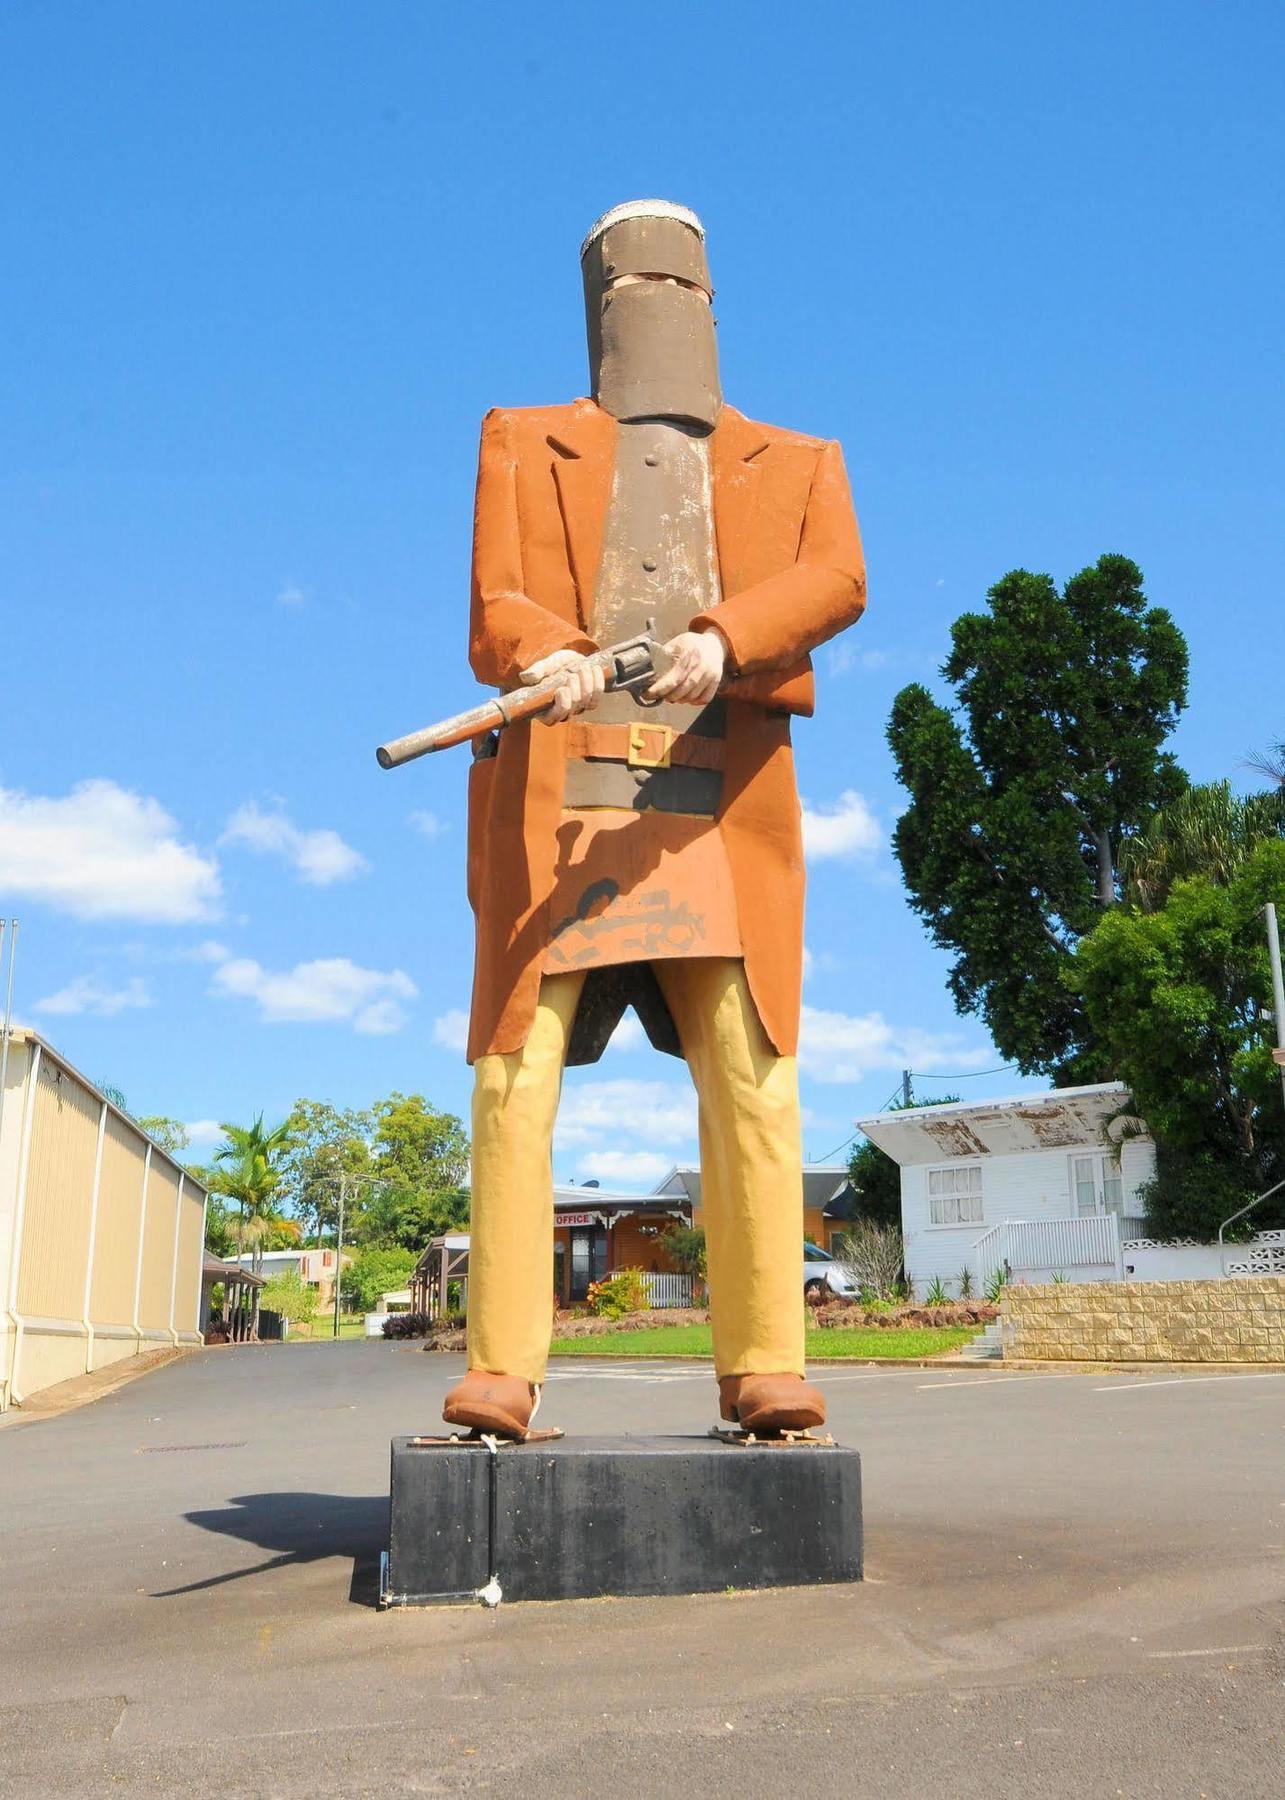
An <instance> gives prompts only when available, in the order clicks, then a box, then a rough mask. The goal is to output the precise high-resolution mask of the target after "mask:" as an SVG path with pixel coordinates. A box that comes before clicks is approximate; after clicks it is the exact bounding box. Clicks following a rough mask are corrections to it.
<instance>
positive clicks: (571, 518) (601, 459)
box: [548, 400, 616, 631]
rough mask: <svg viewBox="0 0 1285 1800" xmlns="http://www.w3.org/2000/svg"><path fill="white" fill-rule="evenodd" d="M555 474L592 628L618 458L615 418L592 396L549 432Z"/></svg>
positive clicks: (583, 622) (581, 603)
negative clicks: (608, 504) (600, 562)
mask: <svg viewBox="0 0 1285 1800" xmlns="http://www.w3.org/2000/svg"><path fill="white" fill-rule="evenodd" d="M548 442H549V448H550V450H552V452H553V479H554V481H555V482H556V483H557V488H558V505H559V507H560V508H561V510H562V526H563V530H564V531H565V533H566V538H567V556H568V559H569V561H570V563H571V578H572V580H573V581H574V582H575V588H576V602H577V605H578V608H579V612H580V626H581V629H582V630H584V631H588V629H589V621H590V619H591V618H592V616H593V588H594V582H595V580H596V579H597V575H598V562H599V559H600V557H601V555H602V534H603V528H604V526H605V524H606V519H607V503H608V501H609V500H610V498H611V476H612V471H613V469H614V467H615V460H616V421H615V420H614V419H613V418H612V416H611V414H610V413H607V412H604V411H603V410H602V408H601V407H600V406H595V405H594V403H593V401H592V400H577V401H576V403H575V405H574V406H573V407H572V408H571V410H570V414H569V416H568V418H567V419H565V420H560V421H559V423H558V427H557V429H556V430H555V431H552V432H550V433H549V439H548Z"/></svg>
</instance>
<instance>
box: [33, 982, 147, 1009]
mask: <svg viewBox="0 0 1285 1800" xmlns="http://www.w3.org/2000/svg"><path fill="white" fill-rule="evenodd" d="M151 1004H152V996H151V995H150V994H149V993H148V991H147V988H146V986H145V985H144V983H143V981H142V979H141V977H139V976H137V975H135V976H134V977H133V979H132V980H130V981H127V982H126V983H125V985H124V987H123V988H109V987H108V986H107V985H106V984H105V983H104V982H101V981H99V980H98V979H97V977H96V976H93V975H78V976H77V977H76V979H75V980H74V981H70V982H68V984H67V986H66V987H65V988H59V990H58V992H57V993H56V994H48V995H46V997H45V998H44V999H43V1000H37V1001H36V1002H35V1004H34V1007H33V1010H34V1011H35V1012H38V1013H61V1014H64V1015H70V1014H72V1013H93V1014H94V1015H95V1016H96V1017H98V1018H100V1019H110V1018H113V1017H114V1016H115V1015H116V1014H117V1013H120V1012H128V1011H131V1010H133V1008H135V1007H139V1006H150V1005H151Z"/></svg>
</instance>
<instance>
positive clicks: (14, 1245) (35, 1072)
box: [6, 938, 41, 1405]
mask: <svg viewBox="0 0 1285 1800" xmlns="http://www.w3.org/2000/svg"><path fill="white" fill-rule="evenodd" d="M9 955H10V957H11V958H12V956H13V939H12V938H10V940H9ZM12 966H13V965H12V962H11V963H10V968H12ZM40 1052H41V1045H40V1041H39V1039H37V1040H36V1043H35V1048H34V1049H33V1050H32V1052H31V1057H30V1061H29V1062H28V1064H27V1103H26V1105H25V1106H24V1107H23V1110H22V1140H21V1144H20V1146H19V1150H18V1193H17V1197H16V1198H15V1200H14V1207H13V1236H12V1238H11V1240H10V1246H9V1294H8V1303H7V1310H8V1313H9V1318H10V1319H11V1321H12V1323H13V1327H14V1335H13V1361H12V1363H11V1364H10V1365H9V1385H8V1389H7V1396H6V1405H7V1404H8V1401H9V1400H21V1399H22V1393H21V1390H20V1389H19V1387H18V1358H19V1357H20V1356H21V1354H22V1327H23V1316H22V1314H21V1313H20V1312H19V1311H18V1275H19V1271H20V1270H21V1268H22V1226H23V1217H24V1214H25V1213H26V1210H27V1169H28V1165H29V1164H30V1161H31V1132H32V1123H33V1121H34V1119H35V1116H36V1090H37V1088H38V1087H39V1085H40Z"/></svg>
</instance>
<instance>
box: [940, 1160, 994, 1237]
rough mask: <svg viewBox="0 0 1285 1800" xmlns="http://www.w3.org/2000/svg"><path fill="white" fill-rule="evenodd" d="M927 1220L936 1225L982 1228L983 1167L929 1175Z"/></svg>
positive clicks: (966, 1166) (967, 1165) (975, 1165)
mask: <svg viewBox="0 0 1285 1800" xmlns="http://www.w3.org/2000/svg"><path fill="white" fill-rule="evenodd" d="M928 1217H929V1220H930V1221H931V1223H932V1224H934V1225H980V1224H981V1222H982V1166H981V1164H980V1163H965V1164H962V1165H960V1166H958V1167H954V1168H948V1169H929V1171H928Z"/></svg>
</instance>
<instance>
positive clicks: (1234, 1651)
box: [1147, 1644, 1267, 1657]
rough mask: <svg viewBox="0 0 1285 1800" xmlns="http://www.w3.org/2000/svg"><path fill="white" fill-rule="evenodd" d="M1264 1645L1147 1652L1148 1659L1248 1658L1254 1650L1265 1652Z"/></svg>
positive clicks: (1232, 1645)
mask: <svg viewBox="0 0 1285 1800" xmlns="http://www.w3.org/2000/svg"><path fill="white" fill-rule="evenodd" d="M1266 1648H1267V1646H1266V1644H1220V1645H1219V1646H1218V1647H1217V1649H1214V1650H1148V1651H1147V1655H1148V1656H1150V1657H1157V1656H1249V1655H1250V1654H1251V1653H1252V1652H1253V1651H1255V1650H1265V1649H1266Z"/></svg>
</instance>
